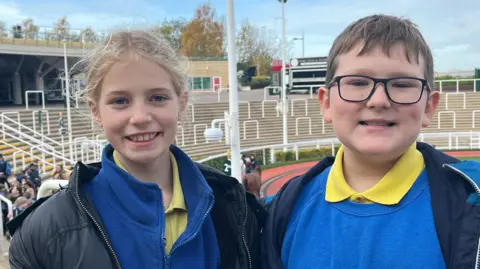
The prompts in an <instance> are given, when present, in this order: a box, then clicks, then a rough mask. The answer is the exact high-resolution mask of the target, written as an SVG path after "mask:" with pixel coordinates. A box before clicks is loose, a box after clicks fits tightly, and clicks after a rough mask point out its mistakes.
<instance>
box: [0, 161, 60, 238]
mask: <svg viewBox="0 0 480 269" xmlns="http://www.w3.org/2000/svg"><path fill="white" fill-rule="evenodd" d="M67 178H68V172H66V171H65V170H64V169H63V165H61V164H58V165H57V166H56V167H55V169H54V170H53V171H52V172H51V173H49V174H46V175H42V173H41V170H40V165H39V160H38V159H35V160H34V161H33V162H32V163H30V164H28V165H27V166H26V167H24V168H23V169H20V170H18V171H13V170H12V166H11V164H10V162H8V161H7V160H6V159H5V156H4V155H3V154H1V153H0V195H3V196H4V197H5V198H7V199H9V200H10V201H11V202H12V206H13V212H9V210H8V206H7V204H6V203H5V202H1V204H2V217H3V227H4V233H5V234H8V233H7V229H5V225H6V223H7V222H8V221H9V220H10V219H12V218H13V217H15V216H17V215H18V214H20V213H21V212H22V211H23V210H25V209H27V208H28V207H29V206H30V205H32V204H33V203H34V202H35V201H36V199H37V191H38V189H39V188H40V186H41V184H42V182H43V181H44V180H48V179H67Z"/></svg>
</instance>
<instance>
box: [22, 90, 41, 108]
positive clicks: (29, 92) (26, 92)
mask: <svg viewBox="0 0 480 269" xmlns="http://www.w3.org/2000/svg"><path fill="white" fill-rule="evenodd" d="M32 93H39V94H40V95H41V96H42V109H45V92H44V91H25V109H28V95H29V94H32Z"/></svg>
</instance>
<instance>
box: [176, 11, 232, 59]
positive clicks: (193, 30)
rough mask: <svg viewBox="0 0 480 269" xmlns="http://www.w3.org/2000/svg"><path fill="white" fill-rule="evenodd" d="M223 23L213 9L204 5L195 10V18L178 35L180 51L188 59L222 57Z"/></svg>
mask: <svg viewBox="0 0 480 269" xmlns="http://www.w3.org/2000/svg"><path fill="white" fill-rule="evenodd" d="M224 35H225V31H224V23H223V22H222V20H221V19H219V18H217V16H216V12H215V9H214V8H213V7H212V6H211V5H210V4H204V5H202V6H200V7H199V8H197V9H196V11H195V17H194V18H193V19H192V20H191V21H190V22H188V23H187V25H186V26H185V28H184V29H183V31H182V33H181V35H180V43H181V46H180V51H181V52H182V54H183V55H185V56H188V57H223V56H224V55H225V52H224V46H223V42H224Z"/></svg>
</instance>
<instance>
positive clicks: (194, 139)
mask: <svg viewBox="0 0 480 269" xmlns="http://www.w3.org/2000/svg"><path fill="white" fill-rule="evenodd" d="M198 127H204V128H205V130H206V129H207V128H208V125H207V124H205V123H202V124H195V125H193V144H194V145H196V144H197V128H198ZM205 142H206V143H208V140H207V139H205Z"/></svg>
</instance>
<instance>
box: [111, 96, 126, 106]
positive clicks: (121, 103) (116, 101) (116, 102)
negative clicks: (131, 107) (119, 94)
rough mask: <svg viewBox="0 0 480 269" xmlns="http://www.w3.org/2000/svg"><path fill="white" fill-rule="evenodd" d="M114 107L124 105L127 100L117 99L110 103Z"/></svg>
mask: <svg viewBox="0 0 480 269" xmlns="http://www.w3.org/2000/svg"><path fill="white" fill-rule="evenodd" d="M111 103H112V104H114V105H125V104H126V103H127V100H126V99H125V98H117V99H115V100H113V101H112V102H111Z"/></svg>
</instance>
